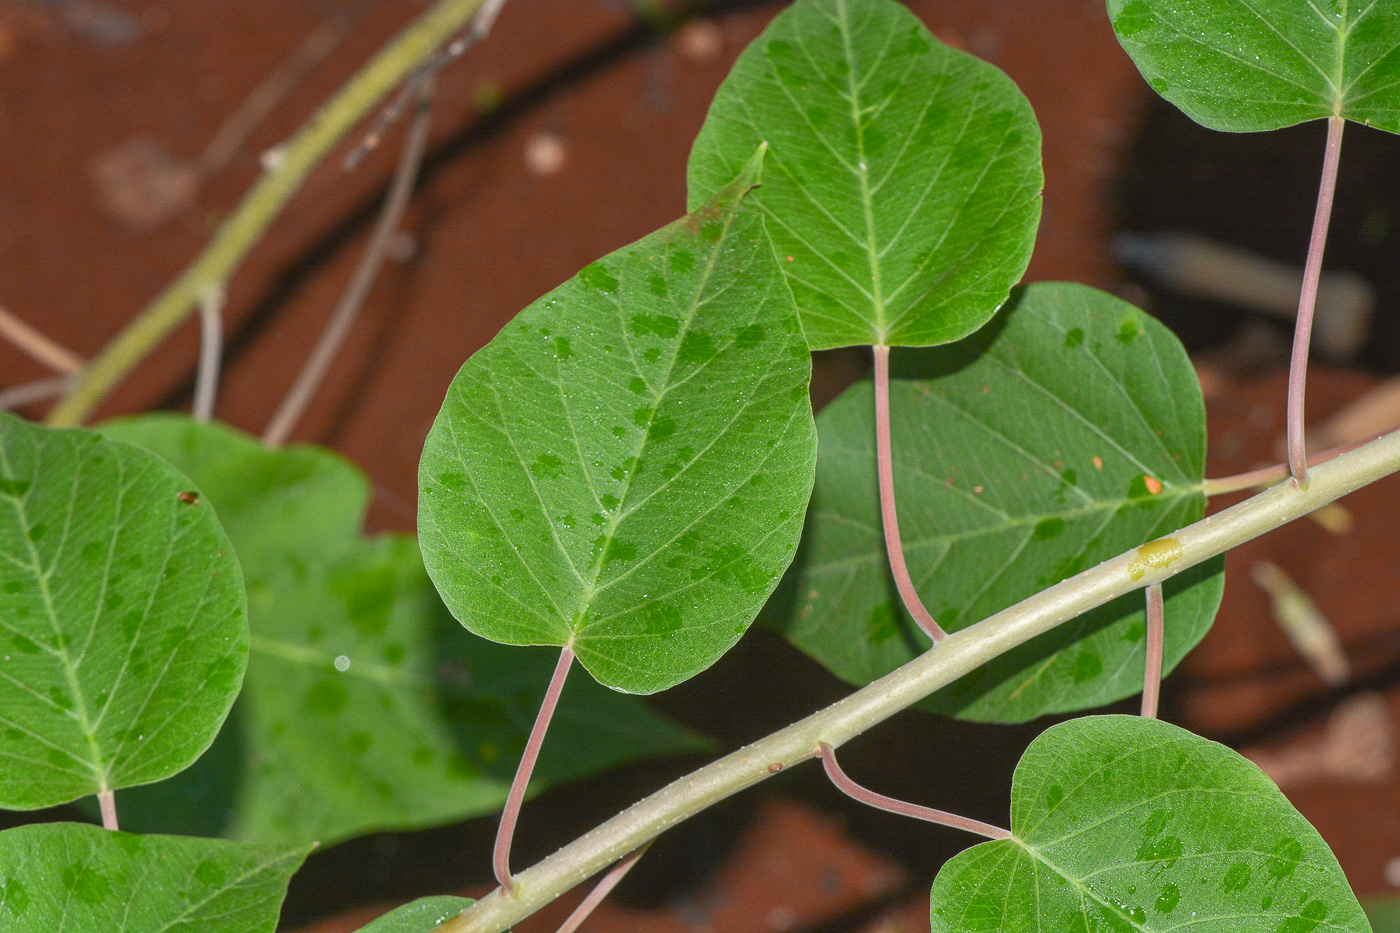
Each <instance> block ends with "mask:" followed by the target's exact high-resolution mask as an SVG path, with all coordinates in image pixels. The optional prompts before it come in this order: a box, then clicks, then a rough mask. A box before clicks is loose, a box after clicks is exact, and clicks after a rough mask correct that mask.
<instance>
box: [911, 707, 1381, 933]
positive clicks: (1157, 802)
mask: <svg viewBox="0 0 1400 933" xmlns="http://www.w3.org/2000/svg"><path fill="white" fill-rule="evenodd" d="M1011 832H1012V834H1013V838H1011V839H1006V840H999V841H996V842H987V843H983V844H982V845H979V846H974V847H973V848H971V849H968V850H967V851H965V852H963V853H962V854H960V855H958V856H957V857H956V858H954V859H952V860H951V861H950V862H948V863H947V864H945V865H944V866H943V868H942V870H941V871H939V873H938V878H937V880H936V881H934V883H933V894H932V919H933V933H972V931H978V930H981V931H988V933H990V931H995V933H1041V931H1045V930H1062V931H1065V933H1090V931H1104V933H1110V931H1111V933H1135V931H1149V930H1153V931H1160V933H1165V931H1168V930H1182V929H1186V930H1191V931H1193V933H1313V931H1318V933H1322V931H1339V933H1370V929H1371V928H1370V926H1368V925H1367V923H1366V917H1365V915H1364V914H1363V913H1362V911H1361V905H1360V904H1358V903H1357V902H1356V896H1355V895H1354V894H1352V892H1351V888H1350V887H1348V885H1347V879H1346V876H1345V875H1344V874H1343V873H1342V869H1341V866H1339V865H1338V864H1337V859H1336V858H1335V857H1334V856H1333V855H1332V852H1331V850H1329V849H1328V848H1327V843H1325V842H1323V841H1322V837H1321V836H1319V835H1318V834H1317V830H1315V829H1313V828H1312V826H1310V825H1308V821H1307V820H1305V819H1303V817H1302V815H1301V814H1300V813H1298V811H1297V810H1295V809H1293V807H1292V805H1291V804H1289V802H1288V800H1287V799H1286V798H1285V797H1284V796H1283V794H1282V793H1280V792H1279V789H1278V787H1277V786H1275V784H1274V783H1273V781H1270V780H1269V779H1268V777H1266V776H1265V775H1264V773H1263V772H1262V771H1260V770H1259V769H1258V768H1257V767H1255V766H1254V765H1253V764H1252V763H1250V762H1249V761H1248V760H1247V759H1245V758H1243V757H1242V756H1240V755H1239V754H1237V753H1235V752H1233V751H1231V750H1230V749H1228V748H1226V747H1225V746H1223V745H1217V744H1216V743H1214V742H1210V741H1207V740H1206V739H1203V738H1200V737H1199V736H1196V735H1192V734H1191V733H1189V732H1187V731H1186V730H1184V729H1180V728H1177V727H1176V726H1173V725H1169V724H1167V723H1164V722H1159V721H1157V720H1155V719H1142V718H1140V717H1135V716H1089V717H1084V718H1081V719H1074V720H1071V721H1070V722H1066V723H1061V724H1060V725H1057V726H1053V727H1052V728H1050V729H1048V730H1047V731H1045V732H1044V733H1042V734H1041V735H1040V737H1039V738H1037V739H1036V740H1035V741H1034V742H1032V743H1031V746H1030V748H1028V749H1027V750H1026V754H1025V755H1024V756H1023V757H1022V758H1021V763H1020V764H1019V765H1018V766H1017V767H1016V777H1015V781H1014V782H1013V784H1012V789H1011Z"/></svg>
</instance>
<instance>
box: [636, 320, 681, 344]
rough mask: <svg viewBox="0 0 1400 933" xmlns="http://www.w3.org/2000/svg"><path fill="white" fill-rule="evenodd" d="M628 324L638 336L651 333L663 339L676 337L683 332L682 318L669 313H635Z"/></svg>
mask: <svg viewBox="0 0 1400 933" xmlns="http://www.w3.org/2000/svg"><path fill="white" fill-rule="evenodd" d="M627 326H628V327H629V328H630V329H631V331H632V333H634V334H636V335H637V336H638V337H645V336H648V335H651V336H655V337H660V338H661V339H663V340H671V339H674V338H675V336H676V334H679V333H680V332H681V321H680V318H675V317H671V316H670V315H667V314H634V315H632V320H630V321H628V324H627Z"/></svg>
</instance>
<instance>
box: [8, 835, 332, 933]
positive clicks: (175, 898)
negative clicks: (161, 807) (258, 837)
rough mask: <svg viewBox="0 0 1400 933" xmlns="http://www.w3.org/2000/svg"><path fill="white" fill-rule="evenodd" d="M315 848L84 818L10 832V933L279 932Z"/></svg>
mask: <svg viewBox="0 0 1400 933" xmlns="http://www.w3.org/2000/svg"><path fill="white" fill-rule="evenodd" d="M309 851H310V850H309V849H308V848H305V847H303V848H298V849H287V848H280V847H272V846H245V845H238V844H236V843H232V842H220V841H217V840H213V839H184V838H181V837H177V836H134V835H131V834H129V833H114V832H108V831H107V830H105V829H99V828H97V827H96V826H85V825H79V824H74V823H42V824H36V825H32V826H21V827H19V828H18V829H8V830H6V831H4V832H3V833H0V930H5V931H6V933H273V930H275V929H276V928H277V915H278V913H279V912H280V911H281V909H282V898H283V897H284V896H285V895H286V893H287V882H288V880H290V878H291V877H292V873H293V872H295V871H296V870H297V869H298V868H299V867H300V866H301V863H302V860H303V859H305V858H306V855H307V853H308V852H309Z"/></svg>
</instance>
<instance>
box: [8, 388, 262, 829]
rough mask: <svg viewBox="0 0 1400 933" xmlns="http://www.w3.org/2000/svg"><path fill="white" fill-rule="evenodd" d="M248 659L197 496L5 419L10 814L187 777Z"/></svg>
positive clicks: (237, 607) (140, 457)
mask: <svg viewBox="0 0 1400 933" xmlns="http://www.w3.org/2000/svg"><path fill="white" fill-rule="evenodd" d="M247 661H248V623H247V614H246V609H245V607H244V599H243V578H242V575H241V574H240V573H239V568H238V562H237V560H236V559H235V558H234V556H233V549H232V548H231V547H230V546H229V542H228V538H226V537H225V536H224V532H223V530H222V529H221V528H220V527H219V522H218V520H217V519H215V517H214V513H213V510H212V509H211V508H210V507H209V503H208V502H206V501H204V500H203V499H202V498H201V497H200V495H199V492H198V489H197V487H196V486H195V485H194V484H192V483H191V482H190V480H189V479H188V478H186V477H185V476H183V475H181V474H180V473H178V472H177V471H176V470H174V469H172V468H171V467H170V466H169V465H168V464H166V463H165V462H164V461H162V460H160V459H159V458H158V457H155V456H153V455H151V454H150V453H148V452H146V451H144V450H140V449H138V448H135V447H132V446H130V445H127V444H121V443H117V442H115V441H108V440H104V439H103V438H101V437H99V436H98V435H96V434H93V433H92V432H90V431H81V430H63V431H60V430H54V429H51V428H44V427H41V426H39V425H35V424H30V423H28V422H25V421H22V420H20V419H19V418H16V417H14V416H13V415H7V414H4V413H3V412H0V736H3V739H0V807H7V808H10V809H17V810H31V809H36V808H39V807H48V806H53V805H55V804H59V803H64V802H66V801H69V800H73V799H75V798H77V797H82V796H85V795H88V794H95V793H98V792H100V791H106V790H112V789H114V788H118V787H128V786H131V785H133V784H143V783H146V782H149V781H157V780H160V779H161V778H165V777H169V776H170V775H172V774H175V773H176V772H178V771H180V770H182V769H184V768H186V767H188V766H189V764H190V763H191V762H192V761H194V760H195V759H196V758H198V757H199V755H200V753H201V752H203V751H204V750H205V749H206V748H208V747H209V743H210V742H211V741H213V739H214V736H215V734H216V733H217V732H218V731H219V726H220V725H221V724H222V723H223V721H224V717H225V716H227V715H228V711H229V707H230V706H231V705H232V704H233V701H234V698H235V697H236V696H237V695H238V690H239V686H240V684H241V683H242V681H243V670H244V667H245V666H246V665H247Z"/></svg>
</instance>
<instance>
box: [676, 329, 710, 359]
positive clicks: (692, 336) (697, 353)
mask: <svg viewBox="0 0 1400 933" xmlns="http://www.w3.org/2000/svg"><path fill="white" fill-rule="evenodd" d="M714 355H715V342H714V341H713V340H711V339H710V335H709V334H707V333H705V332H704V331H699V330H692V331H690V332H689V333H687V334H686V335H685V339H684V340H682V341H681V346H680V349H679V350H677V351H676V362H677V363H679V364H682V365H691V364H694V363H704V362H707V361H708V360H710V359H712V358H713V357H714Z"/></svg>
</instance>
